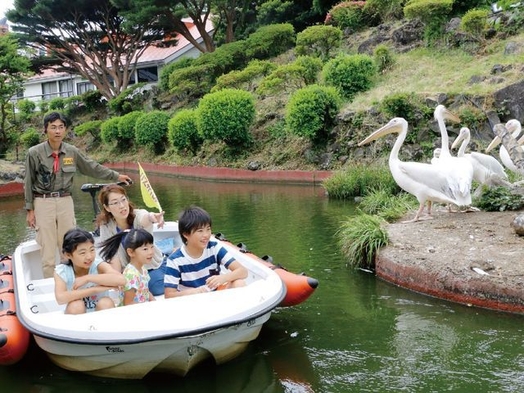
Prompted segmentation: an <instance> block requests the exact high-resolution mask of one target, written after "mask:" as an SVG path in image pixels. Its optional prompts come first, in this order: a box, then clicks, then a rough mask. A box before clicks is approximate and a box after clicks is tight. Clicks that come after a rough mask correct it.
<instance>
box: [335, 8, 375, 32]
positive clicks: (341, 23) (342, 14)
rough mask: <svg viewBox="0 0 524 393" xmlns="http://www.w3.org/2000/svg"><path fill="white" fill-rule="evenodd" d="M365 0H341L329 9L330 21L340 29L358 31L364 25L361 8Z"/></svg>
mask: <svg viewBox="0 0 524 393" xmlns="http://www.w3.org/2000/svg"><path fill="white" fill-rule="evenodd" d="M365 4H366V2H365V1H343V2H341V3H338V4H337V5H335V6H334V7H333V8H331V9H330V10H329V14H328V15H329V16H330V17H331V19H330V22H331V24H333V25H334V26H337V27H339V28H340V29H342V30H344V29H349V30H350V31H353V32H355V31H358V30H359V29H362V28H363V27H364V24H363V11H362V10H363V9H364V5H365Z"/></svg>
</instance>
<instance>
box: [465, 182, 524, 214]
mask: <svg viewBox="0 0 524 393" xmlns="http://www.w3.org/2000/svg"><path fill="white" fill-rule="evenodd" d="M475 205H476V206H477V207H478V208H479V209H482V210H485V211H488V212H494V211H501V212H502V211H505V210H520V209H522V208H523V207H524V197H523V196H522V195H518V194H512V193H511V191H510V190H509V189H508V188H506V187H487V186H482V195H481V196H480V198H478V200H477V201H476V202H475Z"/></svg>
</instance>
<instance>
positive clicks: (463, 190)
mask: <svg viewBox="0 0 524 393" xmlns="http://www.w3.org/2000/svg"><path fill="white" fill-rule="evenodd" d="M434 117H435V120H437V123H438V126H439V129H440V135H441V140H442V146H441V150H440V156H439V158H438V160H434V161H435V164H432V165H435V166H437V167H438V168H439V170H440V171H441V172H442V174H443V175H444V176H446V177H447V178H448V181H449V184H450V185H451V187H452V189H453V190H454V199H455V200H456V202H455V204H456V205H458V206H470V205H471V182H472V181H473V166H472V165H471V163H470V162H469V161H468V160H467V159H465V158H464V157H452V156H451V152H450V151H449V137H448V131H447V130H446V123H445V122H444V120H453V121H455V122H459V121H460V118H459V117H458V116H457V115H455V114H454V113H452V112H450V111H448V110H447V109H446V107H445V106H444V105H437V107H436V108H435V111H434ZM432 162H433V161H432Z"/></svg>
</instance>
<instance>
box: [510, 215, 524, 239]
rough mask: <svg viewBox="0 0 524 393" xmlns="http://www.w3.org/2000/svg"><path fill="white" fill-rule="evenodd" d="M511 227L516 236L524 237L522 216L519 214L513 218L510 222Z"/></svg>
mask: <svg viewBox="0 0 524 393" xmlns="http://www.w3.org/2000/svg"><path fill="white" fill-rule="evenodd" d="M511 227H512V228H513V230H514V231H515V233H516V234H517V235H519V236H524V214H519V215H518V216H517V217H515V219H514V220H513V221H512V222H511Z"/></svg>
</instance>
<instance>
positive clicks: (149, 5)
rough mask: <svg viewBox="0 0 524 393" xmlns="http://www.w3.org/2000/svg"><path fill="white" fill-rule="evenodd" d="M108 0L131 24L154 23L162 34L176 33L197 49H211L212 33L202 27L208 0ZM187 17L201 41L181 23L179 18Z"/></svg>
mask: <svg viewBox="0 0 524 393" xmlns="http://www.w3.org/2000/svg"><path fill="white" fill-rule="evenodd" d="M111 2H112V3H113V4H114V5H116V6H118V7H120V8H121V15H123V16H124V17H125V18H126V19H127V20H128V21H129V23H130V24H132V25H134V26H142V25H149V24H151V23H154V25H155V27H156V28H158V29H161V30H164V31H165V32H166V33H175V34H176V33H178V34H180V35H181V36H182V37H184V38H185V39H187V40H188V41H189V42H190V43H191V44H192V45H194V47H195V48H196V49H198V50H199V51H200V52H213V51H214V50H215V43H214V40H213V35H212V32H208V31H207V30H206V24H208V20H209V19H210V17H211V9H212V4H213V3H214V1H212V0H189V1H177V0H111ZM188 17H189V18H191V19H192V20H193V23H194V24H195V27H196V28H197V30H198V33H199V34H200V36H201V37H202V42H200V41H198V40H197V39H196V38H195V37H194V36H193V35H192V34H191V31H190V30H189V28H188V26H187V25H186V24H185V23H184V20H183V19H184V18H188ZM175 34H173V35H175Z"/></svg>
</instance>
